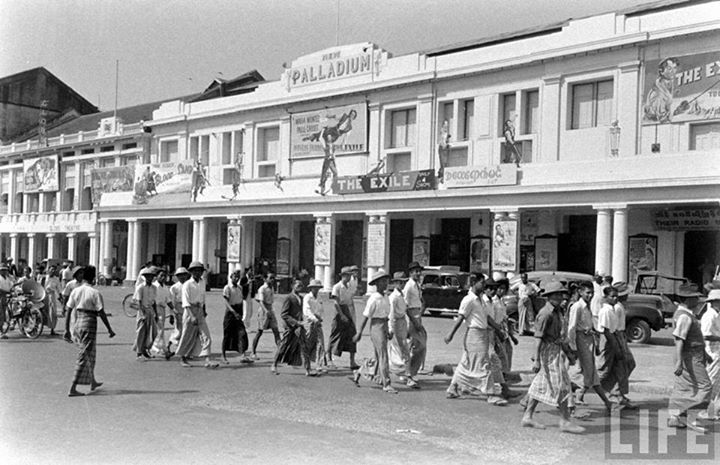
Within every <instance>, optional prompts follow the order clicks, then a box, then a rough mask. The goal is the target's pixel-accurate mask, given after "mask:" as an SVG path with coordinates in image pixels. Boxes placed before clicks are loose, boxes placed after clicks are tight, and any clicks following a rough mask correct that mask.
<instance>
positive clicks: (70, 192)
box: [62, 187, 75, 212]
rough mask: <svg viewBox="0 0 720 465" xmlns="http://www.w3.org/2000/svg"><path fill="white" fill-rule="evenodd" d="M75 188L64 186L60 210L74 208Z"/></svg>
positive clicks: (66, 210)
mask: <svg viewBox="0 0 720 465" xmlns="http://www.w3.org/2000/svg"><path fill="white" fill-rule="evenodd" d="M74 203H75V189H73V188H71V187H70V188H66V189H65V192H63V194H62V211H65V212H68V211H72V210H74V209H75V207H74Z"/></svg>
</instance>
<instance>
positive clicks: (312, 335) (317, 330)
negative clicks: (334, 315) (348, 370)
mask: <svg viewBox="0 0 720 465" xmlns="http://www.w3.org/2000/svg"><path fill="white" fill-rule="evenodd" d="M322 287H323V284H322V282H321V281H320V280H319V279H313V280H310V284H308V286H307V288H308V291H309V292H308V293H307V294H305V296H304V297H303V301H302V308H303V321H304V324H305V332H306V333H307V351H308V354H309V356H310V362H314V363H315V367H316V369H317V370H318V371H320V372H327V368H326V365H327V361H326V358H325V335H324V334H323V329H322V322H323V314H324V310H323V306H322V302H320V297H319V292H320V289H322Z"/></svg>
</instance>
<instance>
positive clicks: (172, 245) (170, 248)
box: [163, 223, 177, 270]
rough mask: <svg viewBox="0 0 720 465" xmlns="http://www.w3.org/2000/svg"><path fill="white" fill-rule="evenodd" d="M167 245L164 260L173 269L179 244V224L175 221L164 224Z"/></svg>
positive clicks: (164, 249)
mask: <svg viewBox="0 0 720 465" xmlns="http://www.w3.org/2000/svg"><path fill="white" fill-rule="evenodd" d="M163 227H164V228H165V234H164V235H165V244H164V245H165V247H164V248H163V255H164V257H163V260H164V262H165V264H166V265H168V266H169V267H170V269H171V270H174V269H175V250H176V246H177V225H176V224H174V223H170V224H164V225H163Z"/></svg>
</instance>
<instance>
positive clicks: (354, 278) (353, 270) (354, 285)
mask: <svg viewBox="0 0 720 465" xmlns="http://www.w3.org/2000/svg"><path fill="white" fill-rule="evenodd" d="M349 268H350V282H349V283H348V286H349V287H350V290H351V291H352V293H353V295H357V291H358V286H359V284H360V276H359V275H360V267H358V266H357V265H350V266H349ZM354 322H355V312H353V323H354Z"/></svg>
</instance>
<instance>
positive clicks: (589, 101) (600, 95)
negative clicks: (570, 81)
mask: <svg viewBox="0 0 720 465" xmlns="http://www.w3.org/2000/svg"><path fill="white" fill-rule="evenodd" d="M612 105H613V81H612V79H608V80H605V81H596V82H589V83H584V84H575V85H573V86H572V115H571V118H570V129H584V128H594V127H598V126H606V125H609V124H610V122H611V121H612Z"/></svg>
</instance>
